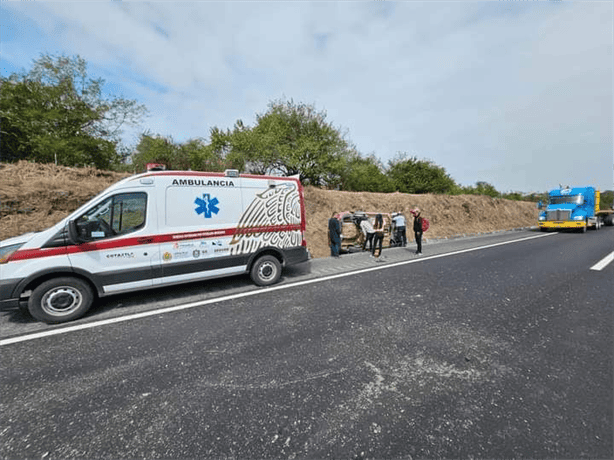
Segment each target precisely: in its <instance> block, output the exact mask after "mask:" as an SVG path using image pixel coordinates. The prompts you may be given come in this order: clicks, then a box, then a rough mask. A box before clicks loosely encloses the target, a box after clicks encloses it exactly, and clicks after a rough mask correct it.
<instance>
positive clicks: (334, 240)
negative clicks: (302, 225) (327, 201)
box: [328, 212, 341, 257]
mask: <svg viewBox="0 0 614 460" xmlns="http://www.w3.org/2000/svg"><path fill="white" fill-rule="evenodd" d="M328 240H329V244H330V255H331V257H340V256H339V249H341V222H339V219H337V218H336V217H335V213H334V212H333V215H332V216H331V218H330V219H328Z"/></svg>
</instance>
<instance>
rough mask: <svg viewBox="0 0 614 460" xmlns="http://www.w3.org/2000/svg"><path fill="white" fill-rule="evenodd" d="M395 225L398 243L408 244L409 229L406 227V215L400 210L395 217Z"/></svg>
mask: <svg viewBox="0 0 614 460" xmlns="http://www.w3.org/2000/svg"><path fill="white" fill-rule="evenodd" d="M392 220H393V221H394V226H395V228H396V230H395V231H396V238H395V240H397V241H398V244H400V245H401V246H403V247H405V246H407V230H406V228H405V216H404V215H403V214H401V213H400V212H397V213H396V215H395V216H394V218H393V219H392Z"/></svg>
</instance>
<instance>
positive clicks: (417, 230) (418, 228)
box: [410, 208, 422, 255]
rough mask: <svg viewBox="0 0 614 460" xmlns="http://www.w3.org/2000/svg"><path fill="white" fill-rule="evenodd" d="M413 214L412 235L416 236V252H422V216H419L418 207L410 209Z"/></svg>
mask: <svg viewBox="0 0 614 460" xmlns="http://www.w3.org/2000/svg"><path fill="white" fill-rule="evenodd" d="M410 212H411V213H412V215H413V216H414V236H415V237H416V244H417V245H418V248H417V250H416V254H418V255H420V254H422V217H420V208H416V209H414V210H413V211H410Z"/></svg>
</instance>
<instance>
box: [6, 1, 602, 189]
mask: <svg viewBox="0 0 614 460" xmlns="http://www.w3.org/2000/svg"><path fill="white" fill-rule="evenodd" d="M3 8H5V9H6V10H7V11H9V12H13V13H14V14H17V15H20V16H21V17H22V18H25V19H26V20H27V21H31V22H28V27H27V30H28V31H29V32H30V35H32V34H33V33H35V32H32V30H31V29H34V28H35V27H32V25H31V24H37V26H38V28H40V30H41V31H42V35H41V40H40V42H41V43H40V44H39V46H35V45H34V43H35V40H32V39H31V38H30V40H28V41H23V40H19V39H15V40H11V41H9V42H8V43H6V44H3V49H2V52H3V59H7V60H10V61H11V64H12V65H22V66H25V67H27V66H28V63H29V62H30V61H31V59H33V58H36V57H37V56H38V54H39V53H41V52H56V51H59V52H64V53H66V54H76V53H78V54H81V55H82V56H83V57H84V58H85V59H86V60H87V61H88V62H89V63H90V68H91V69H95V70H99V71H100V72H102V73H103V76H104V77H105V78H106V79H107V81H110V80H112V81H113V83H115V84H116V85H117V86H118V87H119V88H120V89H121V90H122V92H124V93H125V95H126V96H127V97H131V98H137V99H138V100H139V101H140V102H143V103H145V104H146V105H147V106H148V107H149V109H150V111H151V113H152V117H151V118H150V119H149V120H147V123H146V127H147V128H149V129H150V130H151V131H154V132H159V133H161V134H171V135H173V137H174V138H175V139H176V140H178V141H182V140H185V139H187V138H191V137H207V136H208V133H209V129H210V128H211V127H212V126H218V127H221V128H228V127H232V125H233V124H234V122H235V121H236V120H237V119H243V121H244V122H245V123H248V124H249V123H253V122H254V118H255V114H256V113H262V112H264V111H265V110H266V108H267V104H268V102H269V101H271V100H273V99H277V98H279V97H281V96H285V97H287V98H293V99H294V100H295V101H300V102H305V103H315V104H316V108H317V109H318V110H325V111H326V112H327V114H328V119H329V120H330V121H332V122H333V123H334V124H335V125H337V126H340V127H342V128H347V129H348V130H349V138H350V140H352V141H353V142H354V143H355V144H356V145H357V147H358V149H359V150H360V151H362V152H364V153H371V152H374V153H375V154H376V155H377V156H378V157H380V158H381V159H382V160H383V162H384V163H386V162H387V160H388V159H389V158H391V157H392V156H393V155H394V154H395V153H396V152H397V151H406V152H408V153H410V154H414V155H417V156H419V157H426V158H429V159H432V160H433V161H435V162H436V163H437V164H439V165H442V166H444V167H445V168H446V170H447V171H448V172H449V173H450V174H451V175H452V177H454V178H455V179H456V180H457V181H459V182H461V183H464V184H470V183H473V182H476V181H478V180H485V181H488V182H491V183H493V184H494V185H495V186H496V187H497V188H498V189H501V190H507V189H516V190H529V189H531V190H534V189H539V188H540V187H542V188H546V187H549V186H550V182H552V181H555V182H556V183H557V184H558V181H559V177H560V176H562V175H564V174H565V173H567V174H570V175H571V176H572V178H573V177H574V175H576V176H577V177H578V178H580V177H581V175H582V173H581V172H580V171H579V169H580V168H578V166H576V165H575V164H574V161H575V159H576V158H577V155H578V151H579V150H582V149H583V148H584V147H586V148H589V146H590V148H592V149H593V150H592V151H593V152H596V153H595V155H599V156H596V159H597V161H599V162H603V161H606V162H607V163H608V165H605V166H604V168H611V163H612V161H611V158H610V157H611V155H612V40H611V39H612V5H611V4H609V3H571V4H569V3H539V2H538V3H513V2H503V3H500V2H497V3H491V2H484V3H481V2H478V3H473V2H471V3H468V2H462V3H461V2H458V3H454V2H451V3H450V2H448V3H425V2H405V3H398V2H394V3H391V2H330V3H329V2H189V3H180V2H177V3H174V2H156V3H139V2H134V3H132V2H121V3H120V2H112V3H102V2H100V3H99V2H79V3H36V4H32V3H19V4H13V3H11V4H10V5H7V3H6V2H5V3H3ZM22 35H24V37H25V36H27V35H28V34H22ZM45 46H47V47H50V48H51V49H49V48H45ZM20 54H26V55H27V54H29V56H28V60H27V62H25V63H23V62H24V61H23V56H19V55H20ZM554 146H556V147H554ZM597 152H600V153H597ZM560 157H563V158H565V160H566V161H560ZM585 168H586V171H588V170H589V167H588V166H586V167H585ZM604 168H602V169H604ZM544 171H552V173H544ZM550 176H551V177H550ZM583 176H590V174H589V173H584V174H583ZM569 182H573V181H572V180H570V181H569ZM598 182H599V184H596V185H599V186H601V187H602V188H604V187H610V188H611V183H612V178H611V170H609V172H608V173H605V172H604V173H602V174H600V175H599V176H598ZM546 183H547V184H546Z"/></svg>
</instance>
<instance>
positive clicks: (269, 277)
mask: <svg viewBox="0 0 614 460" xmlns="http://www.w3.org/2000/svg"><path fill="white" fill-rule="evenodd" d="M250 276H251V278H252V281H253V282H254V283H256V284H257V285H258V286H269V285H271V284H275V283H277V282H278V281H279V278H281V264H280V263H279V260H277V257H275V256H262V257H260V258H259V259H258V260H256V262H255V263H254V265H253V266H252V270H251V272H250Z"/></svg>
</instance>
